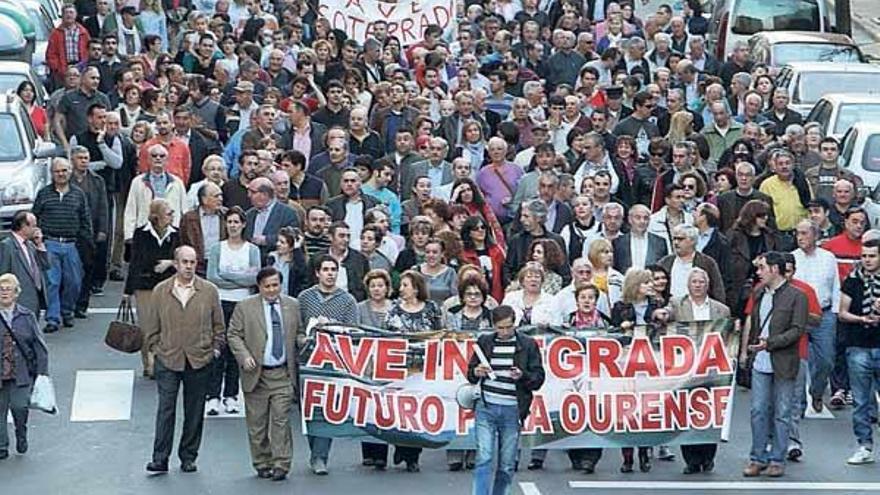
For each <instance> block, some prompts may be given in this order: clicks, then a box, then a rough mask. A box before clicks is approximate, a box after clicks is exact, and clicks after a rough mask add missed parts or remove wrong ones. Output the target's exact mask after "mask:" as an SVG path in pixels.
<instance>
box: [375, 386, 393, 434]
mask: <svg viewBox="0 0 880 495" xmlns="http://www.w3.org/2000/svg"><path fill="white" fill-rule="evenodd" d="M383 400H384V402H385V404H384V405H385V408H384V409H383V408H382V405H383V404H382V402H383ZM373 403H374V404H375V405H376V408H375V409H376V412H375V416H376V427H377V428H379V429H382V430H389V429H391V428H393V427H394V423H395V421H396V415H395V414H394V396H393V395H391V394H387V395H383V394H381V393H379V392H373Z"/></svg>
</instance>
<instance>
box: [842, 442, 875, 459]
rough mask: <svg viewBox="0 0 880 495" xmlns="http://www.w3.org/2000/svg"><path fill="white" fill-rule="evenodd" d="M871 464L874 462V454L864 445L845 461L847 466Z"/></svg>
mask: <svg viewBox="0 0 880 495" xmlns="http://www.w3.org/2000/svg"><path fill="white" fill-rule="evenodd" d="M872 462H874V452H872V451H871V449H869V448H868V447H865V446H864V445H862V446H861V447H859V450H857V451H856V453H855V454H853V455H852V457H850V458H849V459H847V460H846V463H847V464H871V463H872Z"/></svg>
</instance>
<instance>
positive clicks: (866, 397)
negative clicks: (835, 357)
mask: <svg viewBox="0 0 880 495" xmlns="http://www.w3.org/2000/svg"><path fill="white" fill-rule="evenodd" d="M846 362H847V366H848V368H849V384H850V387H852V394H853V415H852V422H853V433H854V434H855V436H856V440H858V442H859V445H863V446H865V447H868V448H869V449H873V447H874V437H873V435H872V425H871V418H872V416H874V415H876V414H877V406H876V404H877V400H876V399H875V398H874V394H875V392H876V391H877V389H878V387H880V349H869V348H866V347H849V348H847V350H846Z"/></svg>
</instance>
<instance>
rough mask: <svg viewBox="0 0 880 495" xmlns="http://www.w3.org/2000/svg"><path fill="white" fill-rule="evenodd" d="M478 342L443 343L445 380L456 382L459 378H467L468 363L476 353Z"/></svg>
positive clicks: (452, 341)
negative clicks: (475, 347) (475, 348)
mask: <svg viewBox="0 0 880 495" xmlns="http://www.w3.org/2000/svg"><path fill="white" fill-rule="evenodd" d="M476 344H477V341H476V340H468V341H466V342H459V341H457V340H444V341H443V355H442V356H441V359H442V360H443V379H444V380H454V379H455V378H456V377H457V376H461V377H466V376H467V369H468V361H470V359H471V355H472V354H473V353H474V346H475V345H476Z"/></svg>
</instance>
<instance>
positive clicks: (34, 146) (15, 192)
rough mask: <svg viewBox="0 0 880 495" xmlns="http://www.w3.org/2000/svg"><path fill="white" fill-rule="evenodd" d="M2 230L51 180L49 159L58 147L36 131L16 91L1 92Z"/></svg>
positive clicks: (31, 202)
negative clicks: (41, 137) (43, 138)
mask: <svg viewBox="0 0 880 495" xmlns="http://www.w3.org/2000/svg"><path fill="white" fill-rule="evenodd" d="M0 136H3V139H0V230H2V231H8V230H9V227H10V225H11V223H12V217H13V215H15V213H16V212H18V211H20V210H29V209H30V208H31V206H33V202H34V198H35V197H36V195H37V191H39V190H40V188H42V187H43V186H45V185H46V184H47V183H48V180H49V158H50V157H51V156H53V155H54V154H55V151H56V146H55V144H54V143H52V142H47V141H43V140H42V139H40V138H39V137H38V136H37V134H36V133H35V132H34V127H33V125H32V124H31V120H30V117H29V116H28V112H27V109H25V108H24V105H22V103H21V100H20V99H19V98H18V96H16V95H15V92H13V91H9V92H6V93H5V94H3V95H0Z"/></svg>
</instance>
